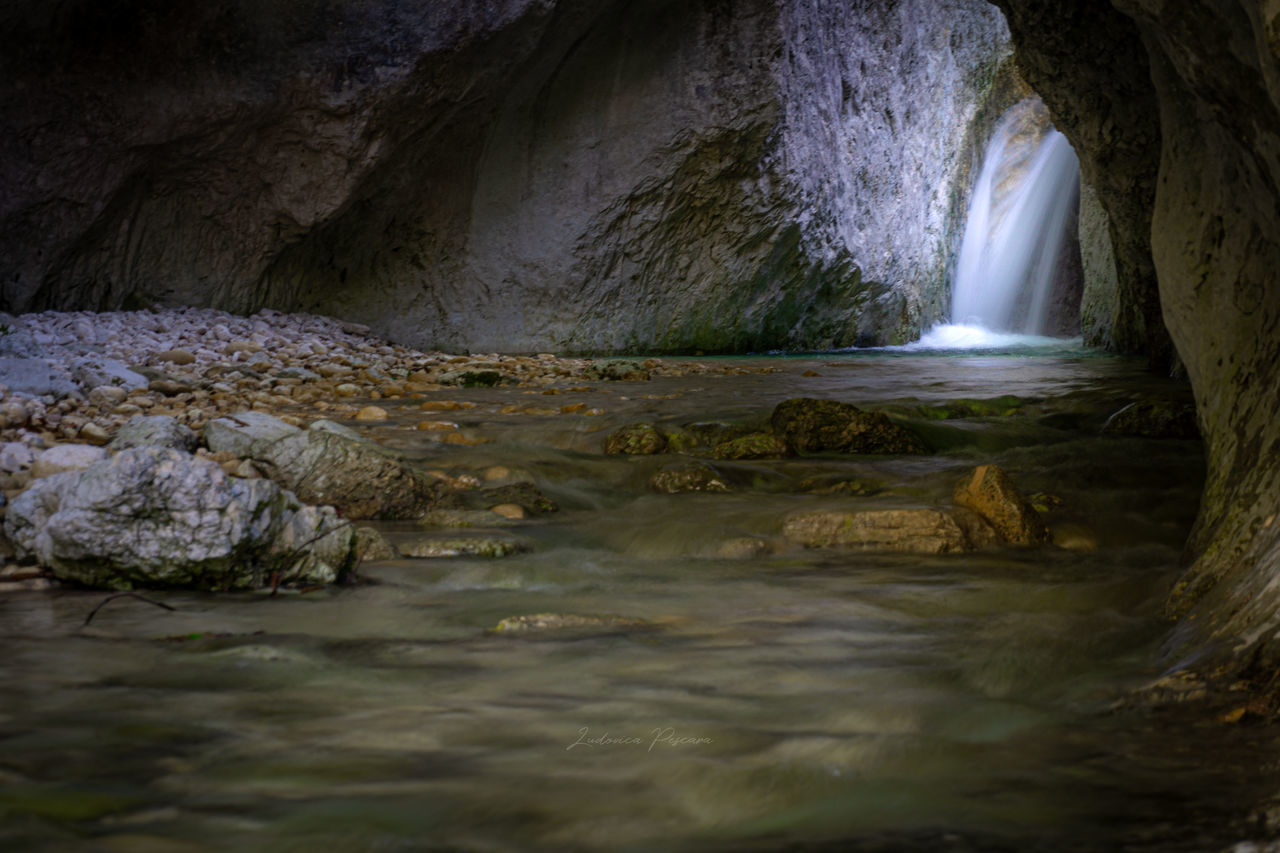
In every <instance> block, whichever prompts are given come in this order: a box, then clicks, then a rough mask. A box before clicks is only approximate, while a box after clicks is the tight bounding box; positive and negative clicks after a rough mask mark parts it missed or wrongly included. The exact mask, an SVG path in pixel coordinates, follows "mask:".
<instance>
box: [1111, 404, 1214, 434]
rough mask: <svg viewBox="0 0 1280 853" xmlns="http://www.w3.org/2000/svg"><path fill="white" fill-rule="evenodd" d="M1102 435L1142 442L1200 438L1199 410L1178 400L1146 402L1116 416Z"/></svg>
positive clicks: (1131, 406) (1128, 408)
mask: <svg viewBox="0 0 1280 853" xmlns="http://www.w3.org/2000/svg"><path fill="white" fill-rule="evenodd" d="M1102 431H1103V432H1104V433H1109V434H1111V435H1133V436H1141V437H1142V438H1199V437H1200V428H1199V425H1198V424H1197V422H1196V407H1195V405H1194V404H1192V403H1186V402H1181V401H1175V400H1142V401H1140V402H1137V403H1130V404H1129V405H1127V406H1125V407H1124V408H1123V409H1121V410H1120V411H1118V412H1116V413H1115V414H1114V415H1112V416H1111V417H1110V418H1109V419H1108V420H1107V422H1106V423H1105V424H1103V427H1102Z"/></svg>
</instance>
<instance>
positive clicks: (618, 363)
mask: <svg viewBox="0 0 1280 853" xmlns="http://www.w3.org/2000/svg"><path fill="white" fill-rule="evenodd" d="M582 376H583V378H584V379H590V380H604V381H609V382H647V381H648V380H649V371H647V370H645V369H644V365H642V364H641V363H640V362H638V361H630V360H627V359H609V360H608V361H597V362H595V363H594V364H592V365H590V366H589V367H587V369H586V370H585V371H583V373H582Z"/></svg>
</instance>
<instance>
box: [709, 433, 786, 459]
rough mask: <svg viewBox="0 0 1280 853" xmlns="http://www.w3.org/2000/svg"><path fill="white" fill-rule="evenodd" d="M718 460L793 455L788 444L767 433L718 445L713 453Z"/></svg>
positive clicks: (747, 436)
mask: <svg viewBox="0 0 1280 853" xmlns="http://www.w3.org/2000/svg"><path fill="white" fill-rule="evenodd" d="M711 455H712V456H714V457H715V458H717V459H779V458H781V457H783V456H790V455H791V448H790V447H788V446H787V444H786V442H784V441H782V440H781V439H779V438H778V437H777V436H775V435H770V434H769V433H767V432H754V433H751V434H749V435H744V436H743V437H742V438H735V439H733V440H732V441H725V442H721V443H720V444H717V445H716V446H715V448H714V449H713V450H712V451H711Z"/></svg>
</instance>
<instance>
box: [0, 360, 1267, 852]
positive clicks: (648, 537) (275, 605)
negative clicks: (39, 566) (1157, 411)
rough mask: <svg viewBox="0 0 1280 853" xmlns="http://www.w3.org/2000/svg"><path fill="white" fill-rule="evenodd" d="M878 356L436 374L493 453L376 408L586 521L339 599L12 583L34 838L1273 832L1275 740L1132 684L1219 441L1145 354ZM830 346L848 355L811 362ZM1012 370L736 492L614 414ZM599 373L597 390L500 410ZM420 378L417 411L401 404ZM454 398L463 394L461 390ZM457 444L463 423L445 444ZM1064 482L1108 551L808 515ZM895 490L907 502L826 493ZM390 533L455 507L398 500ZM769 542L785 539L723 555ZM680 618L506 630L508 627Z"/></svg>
mask: <svg viewBox="0 0 1280 853" xmlns="http://www.w3.org/2000/svg"><path fill="white" fill-rule="evenodd" d="M1054 352H1055V355H1053V356H1052V357H1050V356H1045V355H1035V354H1031V355H1028V354H1027V353H1026V352H1023V353H1020V354H1018V355H985V356H981V357H974V356H969V355H963V354H954V353H953V354H951V355H948V356H942V355H938V354H920V353H915V354H913V353H904V352H870V353H868V352H862V353H852V354H839V355H821V356H807V357H795V358H771V359H733V360H726V359H720V360H717V362H718V363H720V364H726V365H735V366H743V367H750V368H758V367H769V368H773V369H774V371H775V372H771V373H767V374H753V375H734V376H687V377H680V378H666V379H660V380H654V381H652V382H648V383H599V384H597V385H595V386H594V390H591V391H569V390H563V386H562V393H560V394H558V395H554V396H543V395H541V394H540V393H539V392H538V391H536V390H532V389H521V388H502V389H479V390H457V391H450V392H447V393H444V394H440V395H436V396H439V397H443V398H452V399H459V400H467V401H471V402H475V403H477V406H476V408H474V409H471V410H467V411H462V412H450V413H442V414H441V415H440V417H442V418H447V419H450V420H454V421H457V422H458V423H459V425H460V426H461V427H462V428H463V432H464V433H466V434H467V435H470V436H474V437H480V438H488V439H490V440H491V443H488V444H483V445H480V446H477V447H455V446H446V445H441V444H438V443H433V442H432V441H431V438H432V437H433V436H431V435H427V434H423V433H418V432H414V431H408V430H405V429H403V428H399V427H402V426H403V425H404V424H410V423H413V422H415V421H416V420H419V419H421V418H422V416H423V415H422V413H419V412H418V411H417V410H416V408H414V407H413V406H412V404H409V403H407V402H406V403H405V404H404V405H403V409H402V411H401V412H399V413H398V415H397V417H396V418H395V420H394V422H393V423H392V425H390V426H388V427H385V428H381V429H378V430H375V432H374V434H375V435H377V436H379V437H380V438H381V439H382V440H384V441H386V442H387V443H389V444H393V445H396V446H399V447H402V448H404V449H406V450H408V451H410V452H411V453H414V454H416V455H418V456H421V457H422V458H423V459H424V460H430V461H431V463H432V464H433V465H436V466H440V467H445V468H447V469H449V470H453V471H466V470H471V471H479V470H482V469H483V468H485V467H486V466H490V465H497V464H500V465H505V466H508V467H511V468H519V469H523V470H524V471H526V472H528V473H529V474H531V475H532V476H533V477H534V478H535V479H536V481H537V482H538V484H539V486H540V487H541V488H542V489H543V491H545V492H546V493H547V494H548V495H550V496H552V497H553V498H554V499H556V500H557V501H558V502H559V503H560V505H561V507H562V509H561V511H560V512H559V513H557V514H555V515H552V516H548V517H545V518H543V519H540V520H535V521H529V522H521V523H518V524H515V525H513V526H509V527H505V528H503V533H504V535H514V536H518V537H521V538H523V539H525V540H526V541H528V542H529V543H530V544H531V545H532V546H533V547H532V550H531V551H530V552H529V553H526V554H521V555H516V556H511V557H506V558H504V559H500V560H486V559H479V558H453V559H435V560H397V561H390V562H384V563H377V564H369V565H367V566H366V567H365V570H364V576H365V578H366V580H367V582H366V583H363V584H361V585H357V586H352V587H346V588H341V589H333V590H328V591H324V592H319V593H311V594H305V595H290V596H281V597H276V598H270V597H266V596H263V595H238V596H229V595H220V596H214V595H201V594H190V593H185V594H184V593H168V594H154V595H153V596H152V597H153V598H154V599H156V600H158V601H163V602H165V603H167V604H169V605H171V606H173V607H175V608H176V611H175V612H165V611H162V610H160V609H159V608H155V607H153V606H150V605H148V604H146V603H144V602H140V601H134V600H130V599H122V600H119V601H115V602H112V603H111V604H109V605H108V606H107V607H105V608H104V609H103V610H102V611H101V612H100V613H99V614H98V616H97V617H96V618H95V619H94V621H93V623H92V625H91V626H89V627H88V628H82V627H81V623H82V622H83V621H84V618H85V616H86V614H87V613H88V611H89V610H90V609H91V608H92V607H93V606H94V605H96V604H97V603H98V602H99V601H101V600H102V598H103V595H102V594H100V593H89V592H79V591H58V592H54V593H24V594H13V595H9V596H6V597H3V598H0V644H2V648H3V651H4V654H3V655H0V678H3V683H4V685H5V688H4V691H3V693H2V694H0V847H2V848H4V849H14V850H18V849H22V850H41V849H44V850H69V851H80V850H86V851H87V850H130V851H132V850H190V851H202V850H250V851H254V850H261V851H280V850H298V851H303V850H306V851H310V850H320V849H324V850H353V851H355V850H420V849H432V850H437V849H438V850H486V851H488V850H525V849H545V850H571V849H629V850H671V849H688V850H705V849H716V850H743V849H748V850H754V849H761V850H771V849H784V848H785V849H831V850H836V849H865V850H904V849H907V850H917V849H918V850H935V849H949V850H1022V849H1042V850H1095V849H1097V850H1103V849H1106V850H1111V849H1144V850H1148V849H1149V850H1177V849H1185V850H1203V849H1214V847H1218V846H1221V845H1222V844H1224V843H1226V842H1228V841H1230V840H1235V839H1240V838H1244V837H1247V836H1250V835H1251V834H1252V835H1258V834H1265V833H1266V832H1267V831H1268V826H1267V823H1266V822H1267V820H1268V819H1267V817H1266V815H1267V814H1268V812H1267V809H1268V803H1269V802H1270V800H1269V795H1270V794H1271V792H1273V791H1274V790H1275V789H1276V782H1277V781H1278V780H1277V773H1276V769H1275V768H1274V767H1273V766H1271V763H1269V761H1268V755H1270V754H1271V753H1272V752H1273V751H1274V742H1275V733H1274V732H1273V731H1271V730H1270V729H1268V728H1264V727H1231V726H1224V725H1219V724H1214V723H1212V722H1208V721H1206V722H1198V721H1196V720H1194V719H1187V718H1186V716H1185V715H1179V714H1177V713H1174V712H1161V713H1152V712H1149V711H1141V710H1119V709H1117V707H1116V703H1117V701H1118V700H1119V699H1121V698H1122V697H1124V696H1125V695H1126V693H1127V692H1128V691H1131V690H1132V689H1133V688H1135V687H1137V686H1139V685H1142V684H1144V683H1146V682H1149V681H1151V680H1153V679H1154V678H1156V677H1158V676H1159V674H1160V672H1161V669H1162V667H1164V666H1165V665H1167V660H1166V659H1165V658H1163V657H1162V644H1164V643H1165V641H1166V640H1167V633H1168V626H1167V625H1165V624H1164V623H1162V622H1161V621H1160V620H1159V618H1158V609H1159V604H1160V600H1161V597H1162V595H1163V594H1164V592H1165V590H1166V589H1167V587H1168V584H1169V583H1170V582H1171V580H1172V579H1173V578H1174V577H1175V576H1176V573H1177V571H1178V566H1179V559H1180V553H1181V549H1182V546H1183V542H1184V541H1185V538H1186V534H1187V532H1188V529H1189V527H1190V524H1191V522H1192V520H1193V518H1194V514H1195V510H1196V501H1197V495H1198V489H1199V485H1200V481H1201V478H1202V476H1203V471H1202V464H1203V463H1202V460H1201V457H1200V449H1199V445H1198V443H1197V442H1185V441H1148V440H1141V439H1131V438H1116V437H1104V436H1100V435H1098V429H1099V427H1100V426H1101V424H1102V423H1103V421H1104V420H1105V417H1106V415H1107V414H1108V413H1109V412H1112V411H1114V410H1115V409H1117V408H1119V407H1120V406H1121V405H1123V404H1124V403H1126V402H1127V401H1129V400H1132V399H1134V398H1135V396H1136V395H1139V394H1144V393H1173V394H1185V393H1186V391H1185V389H1183V388H1181V387H1180V386H1177V385H1174V384H1172V383H1167V382H1163V381H1160V380H1156V379H1153V378H1151V377H1149V376H1147V375H1146V374H1145V373H1144V372H1143V371H1142V369H1141V366H1140V365H1138V364H1136V363H1134V362H1130V361H1127V360H1122V359H1115V358H1108V357H1100V356H1097V355H1096V354H1090V353H1085V352H1082V351H1078V350H1070V349H1067V350H1063V349H1062V348H1061V347H1058V348H1057V349H1055V350H1054ZM805 372H814V373H817V374H820V375H817V376H809V377H805V376H804V375H803V374H804V373H805ZM1003 394H1014V395H1018V396H1019V397H1021V398H1024V399H1025V400H1026V401H1027V403H1026V405H1024V406H1023V407H1022V408H1021V409H1019V410H1018V411H1017V412H1016V413H1015V414H1012V415H1009V416H1007V417H1006V416H1001V417H986V418H968V419H962V420H952V421H926V420H923V419H920V418H915V419H912V420H909V423H910V424H911V425H913V426H915V427H917V428H919V429H920V430H921V432H922V434H923V435H925V436H926V438H927V439H928V440H929V441H930V442H932V443H933V444H935V445H936V446H938V447H941V448H943V449H944V450H943V452H941V453H939V454H938V455H935V456H931V457H922V458H911V459H903V458H869V457H844V458H841V457H834V456H825V457H811V458H806V459H792V460H784V461H771V462H743V463H732V464H724V465H721V466H719V467H721V469H722V471H723V473H724V474H725V475H726V476H727V478H728V479H729V480H730V482H731V483H732V484H733V485H734V487H735V491H734V492H732V493H730V494H725V495H715V494H711V495H708V494H690V495H675V496H666V495H656V494H650V493H648V492H646V491H645V489H644V482H645V480H646V479H647V477H648V476H649V475H650V474H652V473H653V472H654V471H656V470H657V469H658V468H659V467H660V466H661V465H663V464H666V463H668V462H670V461H671V460H670V458H669V457H655V458H626V457H606V456H603V455H602V454H601V453H600V448H601V445H602V443H603V438H604V436H605V435H606V434H607V432H608V431H609V430H610V429H612V428H614V427H616V426H618V425H621V424H623V423H628V422H634V421H637V420H646V419H660V420H669V421H671V422H676V423H682V422H688V421H691V420H709V419H737V420H743V421H751V420H753V419H756V420H758V419H761V418H763V417H764V416H766V415H767V413H768V412H769V410H770V409H771V408H772V406H773V405H774V404H775V403H777V402H779V401H781V400H783V399H786V398H788V397H793V396H800V395H806V396H819V397H832V398H837V399H843V400H848V401H851V402H857V403H859V404H865V405H869V406H882V407H886V408H887V410H888V411H891V412H893V413H895V414H897V415H899V416H906V415H909V414H910V411H911V410H910V408H909V407H910V406H912V405H915V404H916V403H931V404H932V403H939V402H944V401H947V400H955V399H959V398H989V397H994V396H998V395H1003ZM512 402H517V403H520V404H522V405H531V406H540V407H548V406H550V407H558V406H560V405H564V404H566V403H574V402H586V403H589V404H590V405H592V406H598V407H600V408H602V409H604V410H605V412H606V413H605V414H604V415H603V416H600V417H582V416H580V415H535V414H527V413H525V414H519V413H510V414H503V413H502V412H501V409H502V408H503V407H504V406H506V405H509V404H511V403H512ZM389 405H391V406H395V405H396V404H395V403H392V404H389ZM430 417H436V415H435V414H432V415H430ZM435 437H438V436H435ZM990 461H995V462H999V463H1000V464H1001V465H1003V466H1004V467H1005V468H1006V470H1008V471H1009V473H1010V474H1011V476H1013V478H1014V479H1015V481H1016V482H1018V483H1019V485H1020V486H1021V487H1022V488H1023V489H1024V490H1025V491H1028V492H1038V491H1044V492H1049V493H1052V494H1053V495H1056V496H1057V497H1059V498H1061V500H1062V502H1063V506H1062V508H1061V509H1059V510H1056V511H1055V512H1054V514H1053V516H1052V519H1051V520H1052V521H1053V522H1055V523H1056V524H1069V525H1076V526H1077V528H1079V529H1082V530H1085V531H1087V532H1088V534H1089V535H1091V536H1093V537H1094V538H1095V539H1096V541H1097V545H1098V547H1097V550H1096V551H1094V552H1092V553H1084V552H1076V551H1066V550H1060V549H1056V548H1051V547H1046V548H1040V549H1030V550H1004V551H994V552H989V553H983V554H977V555H969V556H959V557H957V556H947V557H919V556H902V555H892V554H865V553H850V552H826V551H805V550H800V549H795V548H789V547H787V546H786V545H785V543H783V542H782V541H781V540H780V539H779V537H778V534H779V531H780V528H781V522H782V519H783V517H784V516H785V515H786V514H787V513H789V512H791V511H793V510H797V509H808V508H815V507H819V506H848V505H851V504H852V505H858V506H867V507H872V506H903V505H912V506H920V505H924V506H928V505H946V503H947V502H948V498H949V494H950V492H951V489H952V487H953V485H954V483H955V481H956V480H957V479H958V478H959V477H960V476H961V475H962V473H963V472H964V471H965V470H967V469H968V468H969V467H971V466H972V465H974V464H979V463H984V462H990ZM836 475H847V476H856V477H861V478H865V479H868V480H872V481H875V482H876V483H877V484H878V485H879V487H880V488H881V489H882V491H880V492H879V493H878V494H876V495H874V496H871V497H832V496H825V497H824V496H817V495H813V494H806V493H802V492H800V491H799V483H800V482H801V481H803V480H805V479H809V478H814V477H819V478H822V477H825V478H828V479H830V478H831V477H833V476H836ZM384 528H385V530H386V531H387V533H388V535H389V536H390V537H391V538H392V539H393V540H405V539H408V538H412V537H414V536H417V535H421V531H420V530H419V529H418V528H416V527H415V526H414V525H412V524H409V523H399V524H387V525H384ZM742 538H751V539H754V540H755V541H757V542H758V543H763V544H762V545H761V546H760V548H761V549H762V550H763V553H759V554H757V555H756V556H755V557H753V558H750V559H732V558H728V557H721V556H717V555H718V554H719V553H720V549H721V548H722V546H723V545H724V544H725V543H726V542H731V541H734V540H740V539H742ZM542 612H554V613H574V614H588V615H590V614H618V615H622V616H626V617H631V618H636V619H643V620H647V621H648V622H650V623H652V624H651V626H650V627H648V628H646V629H632V628H627V627H614V628H610V629H604V630H598V631H595V632H592V631H590V630H579V631H575V632H569V633H563V632H561V633H551V634H530V635H515V636H513V635H503V634H496V633H493V632H491V631H490V630H489V629H491V628H493V627H494V626H495V625H496V624H497V623H498V622H499V621H500V620H501V619H503V618H505V617H509V616H515V615H523V614H534V613H542Z"/></svg>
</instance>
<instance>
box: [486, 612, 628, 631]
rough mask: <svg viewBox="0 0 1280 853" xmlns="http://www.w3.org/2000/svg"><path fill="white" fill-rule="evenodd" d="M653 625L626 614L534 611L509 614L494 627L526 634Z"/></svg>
mask: <svg viewBox="0 0 1280 853" xmlns="http://www.w3.org/2000/svg"><path fill="white" fill-rule="evenodd" d="M648 627H651V625H650V623H648V622H646V621H645V620H643V619H631V618H628V617H626V616H579V615H577V614H574V613H533V614H530V615H527V616H509V617H507V618H506V619H503V620H502V621H501V622H499V623H498V624H497V625H496V626H495V627H494V629H493V631H494V633H497V634H525V633H533V632H542V631H546V632H556V631H575V632H576V631H587V632H593V631H599V630H604V631H618V630H627V629H636V628H648Z"/></svg>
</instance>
